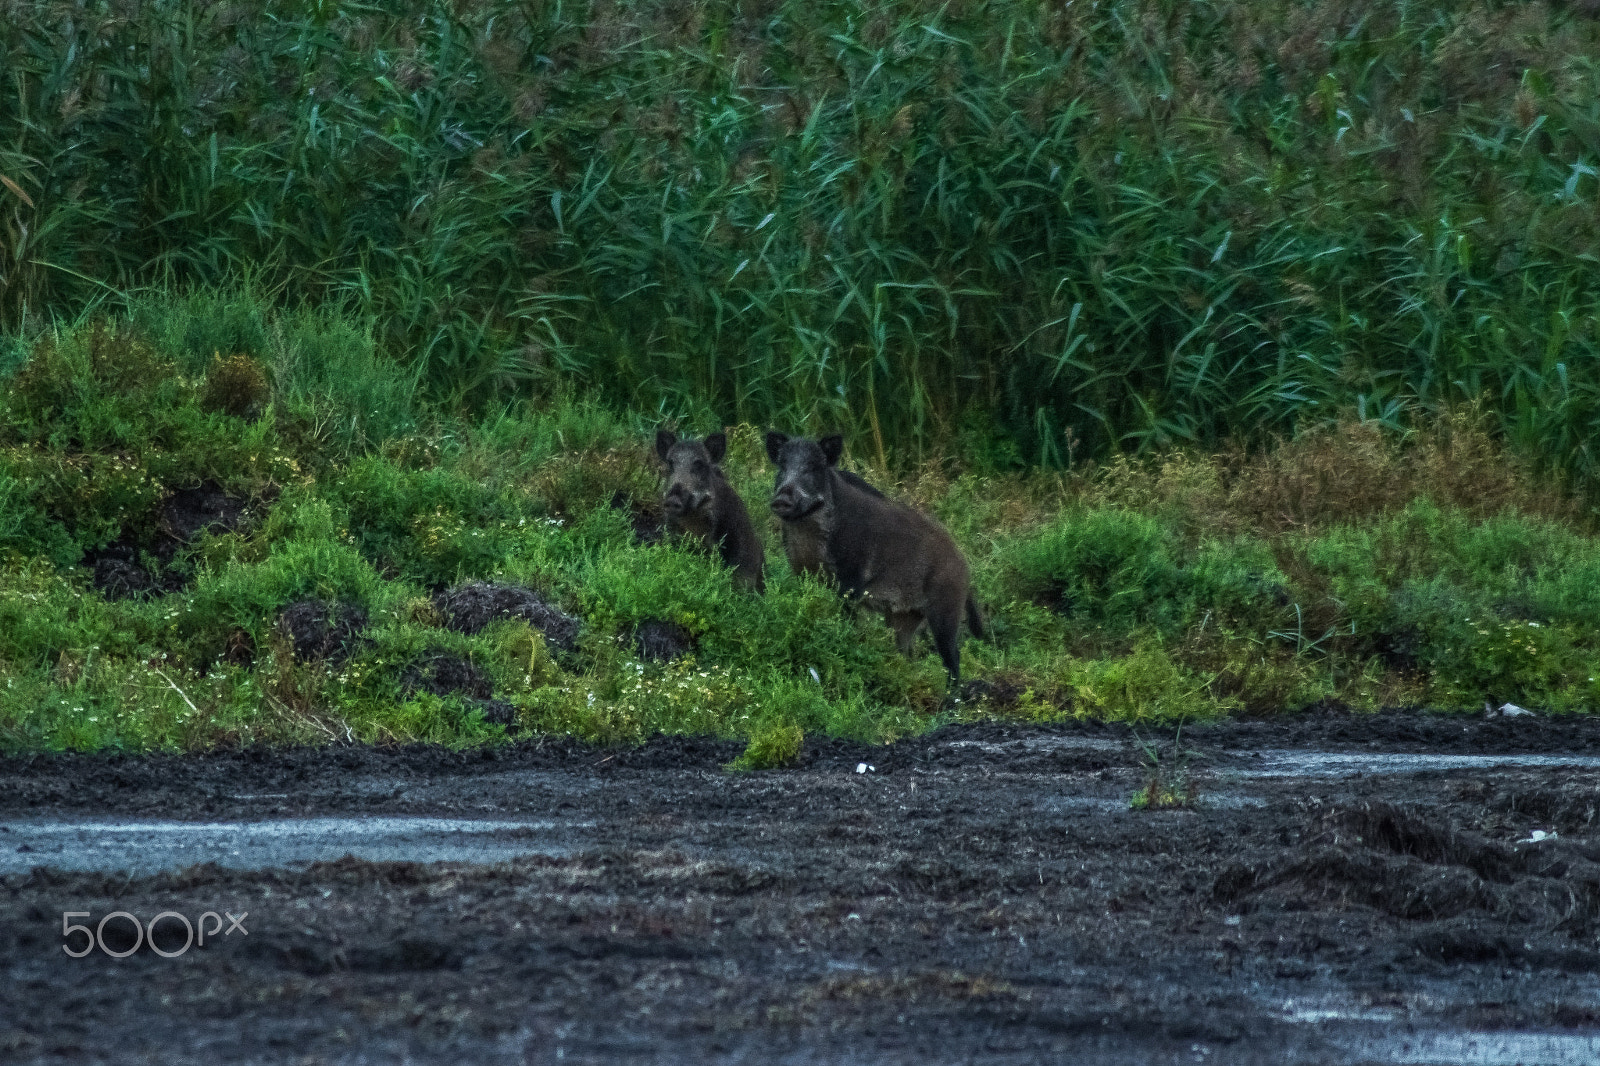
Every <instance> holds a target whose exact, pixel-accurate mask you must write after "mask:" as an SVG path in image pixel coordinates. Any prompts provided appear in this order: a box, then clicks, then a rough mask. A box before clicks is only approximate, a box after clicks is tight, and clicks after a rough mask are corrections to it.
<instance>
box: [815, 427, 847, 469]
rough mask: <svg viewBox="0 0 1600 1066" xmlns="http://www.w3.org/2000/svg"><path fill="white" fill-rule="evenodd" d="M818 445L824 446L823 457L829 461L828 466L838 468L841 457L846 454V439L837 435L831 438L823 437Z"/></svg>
mask: <svg viewBox="0 0 1600 1066" xmlns="http://www.w3.org/2000/svg"><path fill="white" fill-rule="evenodd" d="M817 443H818V444H819V445H821V446H822V457H823V458H824V459H826V460H828V465H829V466H838V465H839V456H840V455H842V454H844V438H843V437H841V436H840V435H839V434H837V433H835V434H834V435H833V436H831V437H823V438H822V439H821V440H819V441H817Z"/></svg>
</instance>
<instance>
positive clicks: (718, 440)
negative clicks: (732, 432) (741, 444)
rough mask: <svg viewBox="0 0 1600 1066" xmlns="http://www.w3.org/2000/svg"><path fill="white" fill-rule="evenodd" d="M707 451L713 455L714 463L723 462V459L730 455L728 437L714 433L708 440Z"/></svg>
mask: <svg viewBox="0 0 1600 1066" xmlns="http://www.w3.org/2000/svg"><path fill="white" fill-rule="evenodd" d="M706 451H707V452H708V453H709V454H710V455H711V461H712V462H713V463H720V462H722V457H723V456H724V455H727V454H728V435H727V434H726V433H713V434H711V436H709V437H707V438H706Z"/></svg>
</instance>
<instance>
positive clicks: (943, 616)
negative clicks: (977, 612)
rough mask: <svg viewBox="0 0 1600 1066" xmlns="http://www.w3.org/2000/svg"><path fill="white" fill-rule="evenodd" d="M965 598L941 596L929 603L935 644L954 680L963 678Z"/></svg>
mask: <svg viewBox="0 0 1600 1066" xmlns="http://www.w3.org/2000/svg"><path fill="white" fill-rule="evenodd" d="M964 606H965V602H964V600H963V599H960V598H957V597H954V596H941V597H939V598H938V599H937V600H935V601H934V602H933V603H930V604H929V605H928V628H929V629H931V630H933V646H934V647H936V648H938V649H939V658H941V659H943V660H944V668H945V670H946V671H948V672H949V674H950V680H951V681H952V682H955V681H960V680H961V611H962V608H963V607H964Z"/></svg>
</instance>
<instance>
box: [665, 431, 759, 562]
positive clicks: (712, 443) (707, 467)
mask: <svg viewBox="0 0 1600 1066" xmlns="http://www.w3.org/2000/svg"><path fill="white" fill-rule="evenodd" d="M727 450H728V438H727V436H726V435H725V434H722V433H713V434H711V436H709V437H707V438H706V439H705V440H703V441H698V440H679V439H678V435H677V434H676V433H673V432H671V431H670V430H665V429H663V430H658V431H657V432H656V455H657V456H659V457H660V459H661V463H662V472H663V475H664V476H665V478H666V480H667V489H666V494H665V495H664V496H663V497H662V500H661V509H662V511H663V512H665V514H666V526H667V533H668V534H669V535H670V536H672V537H674V538H681V537H689V538H691V539H692V540H694V541H698V542H699V543H701V544H702V545H704V546H706V547H708V548H709V547H713V546H714V547H715V548H716V549H717V552H718V553H719V554H720V555H721V556H722V561H723V562H724V563H726V564H727V565H728V566H731V567H732V568H733V580H734V583H735V584H736V585H738V586H739V587H741V588H744V589H748V590H751V591H754V592H758V593H759V592H764V591H766V575H765V573H764V566H765V558H764V553H763V552H762V550H761V538H760V537H758V536H756V527H755V526H754V525H753V524H752V523H751V521H750V512H749V510H748V509H746V507H745V505H744V501H743V500H742V499H740V498H739V494H738V493H737V492H735V491H734V489H733V486H732V485H730V484H728V479H727V478H726V477H724V476H723V473H722V468H721V467H720V466H718V465H717V464H718V463H720V462H721V461H722V457H723V455H724V454H726V452H727Z"/></svg>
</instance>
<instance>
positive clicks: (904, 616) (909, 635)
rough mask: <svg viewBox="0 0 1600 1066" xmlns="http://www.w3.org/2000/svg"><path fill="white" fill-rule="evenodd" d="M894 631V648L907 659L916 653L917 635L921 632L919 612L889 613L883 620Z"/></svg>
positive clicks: (921, 619) (921, 620)
mask: <svg viewBox="0 0 1600 1066" xmlns="http://www.w3.org/2000/svg"><path fill="white" fill-rule="evenodd" d="M884 621H886V622H888V623H889V628H891V629H893V630H894V643H895V647H897V648H899V649H900V654H901V655H904V656H905V657H906V658H907V659H910V658H912V657H913V656H915V655H916V653H917V634H918V633H919V632H921V631H922V622H923V618H922V612H921V611H890V612H888V613H887V615H886V616H885V618H884Z"/></svg>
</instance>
